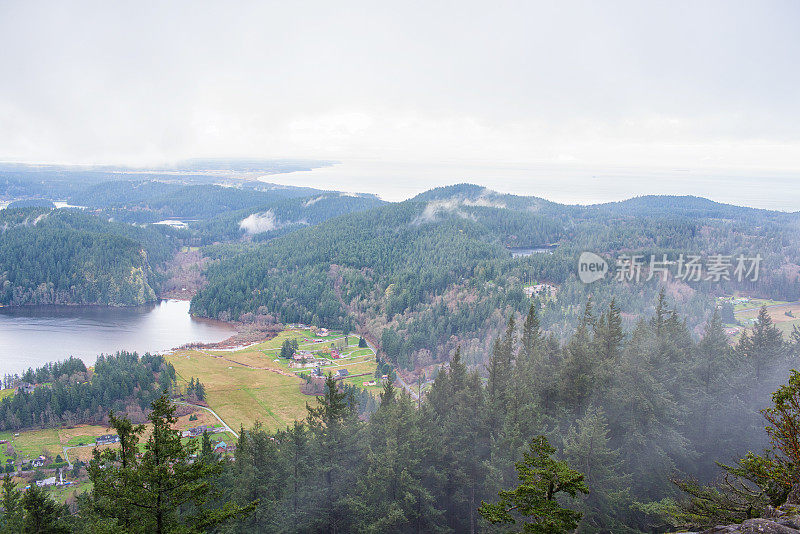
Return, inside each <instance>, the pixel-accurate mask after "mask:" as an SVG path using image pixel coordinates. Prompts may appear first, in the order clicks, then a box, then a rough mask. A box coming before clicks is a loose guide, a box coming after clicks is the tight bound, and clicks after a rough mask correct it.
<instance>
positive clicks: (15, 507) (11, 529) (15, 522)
mask: <svg viewBox="0 0 800 534" xmlns="http://www.w3.org/2000/svg"><path fill="white" fill-rule="evenodd" d="M2 504H3V523H2V529H0V532H2V533H3V534H6V533H8V534H12V533H17V532H21V531H22V525H23V521H24V519H25V512H24V510H23V508H22V493H21V492H20V491H19V490H18V489H17V487H16V485H15V484H14V482H13V481H12V480H11V476H10V475H9V474H8V473H6V475H5V476H4V477H3V498H2Z"/></svg>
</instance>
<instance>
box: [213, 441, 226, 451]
mask: <svg viewBox="0 0 800 534" xmlns="http://www.w3.org/2000/svg"><path fill="white" fill-rule="evenodd" d="M227 450H228V444H227V443H225V442H224V441H220V442H219V443H217V444H216V445H214V452H225V451H227Z"/></svg>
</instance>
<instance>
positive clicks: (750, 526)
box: [701, 490, 800, 534]
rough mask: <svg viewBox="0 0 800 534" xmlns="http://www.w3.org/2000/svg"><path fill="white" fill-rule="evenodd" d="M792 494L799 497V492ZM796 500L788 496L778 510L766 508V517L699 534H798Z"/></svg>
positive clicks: (799, 521) (799, 517)
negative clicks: (787, 500) (786, 500)
mask: <svg viewBox="0 0 800 534" xmlns="http://www.w3.org/2000/svg"><path fill="white" fill-rule="evenodd" d="M792 493H793V494H795V495H796V497H800V491H798V492H795V491H794V490H792ZM796 500H797V498H794V499H793V498H792V496H791V495H790V498H789V501H792V503H791V504H789V503H788V502H787V504H784V505H783V506H780V507H778V508H771V507H770V508H768V509H767V513H765V514H764V515H765V516H766V517H759V518H757V519H748V520H746V521H743V522H742V524H740V525H725V526H722V525H720V526H716V527H712V528H710V529H708V530H704V531H703V532H702V533H701V534H800V506H798V504H796V503H795V501H796Z"/></svg>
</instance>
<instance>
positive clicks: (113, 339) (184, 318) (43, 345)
mask: <svg viewBox="0 0 800 534" xmlns="http://www.w3.org/2000/svg"><path fill="white" fill-rule="evenodd" d="M233 333H234V331H233V329H232V328H229V327H226V326H225V325H221V324H218V323H212V322H208V321H203V320H199V319H194V318H192V317H191V316H190V315H189V301H181V300H163V301H161V302H160V303H158V304H155V305H150V306H141V307H135V308H107V307H89V306H86V307H84V306H80V307H74V306H33V307H22V308H0V374H2V373H19V372H22V371H24V370H25V369H27V368H29V367H34V368H35V367H38V366H40V365H42V364H43V363H46V362H51V361H56V360H62V359H64V358H67V357H69V356H75V357H78V358H81V359H82V360H84V361H85V362H86V363H87V364H91V363H92V362H94V360H95V359H96V358H97V355H98V354H109V353H113V352H116V351H118V350H130V351H137V352H139V353H143V352H148V351H149V352H157V351H162V350H167V349H171V348H174V347H177V346H180V345H183V344H184V343H189V342H192V341H200V342H205V343H211V342H215V341H222V340H223V339H226V338H228V337H230V336H231V335H232V334H233Z"/></svg>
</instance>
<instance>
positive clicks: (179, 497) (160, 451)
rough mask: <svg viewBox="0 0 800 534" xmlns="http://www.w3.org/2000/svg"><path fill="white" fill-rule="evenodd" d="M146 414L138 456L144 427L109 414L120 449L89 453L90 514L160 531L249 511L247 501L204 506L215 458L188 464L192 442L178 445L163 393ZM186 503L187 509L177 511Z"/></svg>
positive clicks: (202, 525) (207, 524)
mask: <svg viewBox="0 0 800 534" xmlns="http://www.w3.org/2000/svg"><path fill="white" fill-rule="evenodd" d="M148 418H149V420H150V423H151V425H152V433H151V436H150V438H149V439H148V440H147V442H146V443H145V445H144V453H143V455H142V457H141V459H140V458H139V457H138V455H137V451H138V447H137V445H138V441H139V435H140V434H141V433H142V431H143V429H144V427H143V426H142V425H139V426H136V427H133V426H132V425H131V423H130V422H129V421H128V420H127V419H125V418H123V419H117V418H116V417H113V416H112V417H111V418H110V419H111V424H112V426H113V427H114V429H115V430H116V431H117V434H118V435H119V436H120V448H119V449H106V450H104V451H102V452H100V451H99V450H97V449H95V451H94V458H93V459H92V461H91V463H90V465H89V477H90V479H91V481H92V483H93V489H92V494H91V499H90V503H91V512H92V513H93V514H94V515H95V516H98V517H99V518H101V519H111V520H115V521H116V522H117V524H118V525H119V527H121V528H123V529H125V530H126V531H128V532H155V533H159V534H161V533H165V532H171V531H174V530H176V529H185V528H187V526H188V525H191V528H193V529H207V528H211V527H213V526H215V525H217V524H220V523H222V522H224V521H226V520H228V519H230V518H232V517H234V516H237V515H242V514H245V513H249V511H250V509H252V505H251V506H250V507H243V506H237V505H234V504H233V503H230V502H229V503H227V504H225V505H224V506H223V507H221V508H210V507H208V508H207V507H205V506H204V504H205V503H206V502H207V501H208V499H209V497H210V495H209V491H210V481H211V480H212V479H213V478H214V477H216V476H217V475H219V473H220V471H221V470H222V467H223V465H222V463H221V462H220V461H206V462H194V463H192V462H191V455H192V454H193V453H194V451H195V450H196V443H195V442H194V441H189V442H188V443H187V444H186V445H184V444H182V443H181V436H180V432H179V431H178V430H176V429H175V428H174V425H175V423H176V421H177V418H176V417H175V407H174V406H173V405H172V404H171V403H170V401H169V397H168V396H167V395H166V394H164V395H162V396H161V397H159V398H158V399H156V400H155V401H154V402H153V404H152V411H151V413H150V415H149V417H148ZM186 506H189V507H191V508H192V511H191V512H189V513H185V512H183V511H182V509H183V508H184V507H186Z"/></svg>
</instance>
